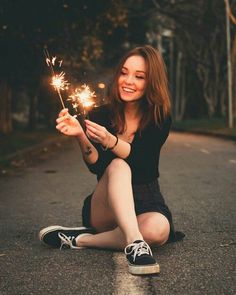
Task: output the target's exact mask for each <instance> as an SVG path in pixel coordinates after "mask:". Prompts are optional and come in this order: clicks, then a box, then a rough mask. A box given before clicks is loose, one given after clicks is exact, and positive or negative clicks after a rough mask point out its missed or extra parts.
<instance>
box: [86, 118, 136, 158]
mask: <svg viewBox="0 0 236 295" xmlns="http://www.w3.org/2000/svg"><path fill="white" fill-rule="evenodd" d="M85 123H86V133H87V135H88V137H89V138H91V139H92V141H94V142H97V143H100V144H102V146H103V147H104V148H105V149H112V152H113V153H114V154H116V155H117V156H118V157H119V158H122V159H125V158H127V157H128V156H129V154H130V150H131V146H130V144H129V143H127V142H126V141H124V140H122V139H118V141H117V137H116V136H115V135H113V134H111V133H110V132H108V131H107V129H106V128H105V127H103V126H101V125H99V124H96V123H94V122H92V121H90V120H85Z"/></svg>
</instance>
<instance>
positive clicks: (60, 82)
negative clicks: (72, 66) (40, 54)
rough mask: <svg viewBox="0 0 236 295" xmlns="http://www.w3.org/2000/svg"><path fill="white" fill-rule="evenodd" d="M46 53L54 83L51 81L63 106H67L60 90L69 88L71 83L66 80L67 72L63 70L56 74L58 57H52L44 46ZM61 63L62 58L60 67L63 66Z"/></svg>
mask: <svg viewBox="0 0 236 295" xmlns="http://www.w3.org/2000/svg"><path fill="white" fill-rule="evenodd" d="M44 55H45V57H46V63H47V65H48V66H49V67H50V69H51V72H52V83H51V85H52V86H53V87H54V88H55V90H56V91H57V94H58V96H59V98H60V101H61V104H62V107H63V108H65V105H64V102H63V99H62V95H61V91H60V90H65V89H68V86H69V83H68V81H66V80H65V73H64V72H61V73H60V74H59V75H58V74H55V71H54V68H53V66H55V62H56V57H52V58H51V57H50V54H49V52H48V50H47V49H46V48H44ZM61 64H62V60H61V61H60V62H59V67H61Z"/></svg>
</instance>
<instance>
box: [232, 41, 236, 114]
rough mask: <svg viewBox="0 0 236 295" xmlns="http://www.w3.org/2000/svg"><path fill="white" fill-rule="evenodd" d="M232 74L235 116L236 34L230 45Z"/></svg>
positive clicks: (234, 111) (235, 112) (234, 112)
mask: <svg viewBox="0 0 236 295" xmlns="http://www.w3.org/2000/svg"><path fill="white" fill-rule="evenodd" d="M231 54H232V57H231V58H232V76H233V117H234V118H236V36H234V39H233V46H232V53H231Z"/></svg>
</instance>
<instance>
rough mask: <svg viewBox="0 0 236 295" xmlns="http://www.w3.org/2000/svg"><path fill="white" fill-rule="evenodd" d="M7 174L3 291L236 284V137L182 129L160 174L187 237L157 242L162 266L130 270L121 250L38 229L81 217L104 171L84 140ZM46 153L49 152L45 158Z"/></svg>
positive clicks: (3, 181) (196, 290) (159, 289)
mask: <svg viewBox="0 0 236 295" xmlns="http://www.w3.org/2000/svg"><path fill="white" fill-rule="evenodd" d="M43 158H44V160H42V161H41V160H40V159H39V160H40V161H39V162H38V163H37V164H36V163H34V165H32V166H30V167H26V168H24V169H21V170H18V171H17V172H16V173H12V174H11V175H10V176H5V177H2V178H0V224H1V227H0V239H1V242H0V277H1V281H0V294H1V295H13V294H16V295H30V294H34V295H41V294H42V295H43V294H57V295H62V294H63V295H70V294H73V295H75V294H98V295H100V294H138V295H139V294H147V295H149V294H168V295H171V294H191V295H192V294H214V295H217V294H219V295H222V294H227V295H229V294H232V295H233V294H236V280H235V278H236V269H235V264H236V263H235V254H236V235H235V232H236V231H235V226H236V222H235V221H236V217H235V211H236V210H235V209H236V206H235V204H236V144H235V142H232V141H227V140H222V139H216V138H212V137H206V136H198V135H190V134H180V133H172V134H171V135H170V137H169V139H168V142H167V144H166V145H165V147H164V148H163V150H162V155H161V162H160V184H161V189H162V192H163V194H164V196H165V199H166V201H167V203H168V205H169V207H170V208H171V210H172V213H173V216H174V220H175V226H176V229H179V230H182V231H184V232H185V234H186V238H185V240H184V241H183V242H178V243H172V244H167V245H164V246H162V247H160V248H156V249H154V256H155V257H156V258H157V260H158V261H159V263H160V265H161V274H160V275H158V276H147V277H135V276H132V275H130V274H129V273H128V272H127V266H126V260H125V257H124V255H123V253H121V252H113V251H105V250H94V249H86V250H79V251H78V250H77V251H75V250H74V251H72V250H64V251H60V250H58V249H49V248H47V247H46V246H43V245H41V244H40V243H39V241H38V239H37V235H38V231H39V230H40V229H41V228H42V227H45V226H48V225H55V224H60V225H65V226H79V225H80V224H81V207H82V203H83V198H84V197H85V196H86V195H87V194H89V193H90V192H91V191H92V189H93V187H94V184H95V183H96V180H95V177H94V176H92V175H91V174H90V173H89V172H88V171H87V170H86V168H85V165H84V164H83V162H82V160H81V156H80V153H79V150H78V147H77V145H76V143H75V142H74V141H73V140H72V141H69V142H64V147H63V148H61V149H59V150H58V151H56V152H54V153H50V154H49V156H48V157H43ZM45 158H46V159H45Z"/></svg>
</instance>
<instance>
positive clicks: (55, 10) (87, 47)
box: [0, 0, 126, 133]
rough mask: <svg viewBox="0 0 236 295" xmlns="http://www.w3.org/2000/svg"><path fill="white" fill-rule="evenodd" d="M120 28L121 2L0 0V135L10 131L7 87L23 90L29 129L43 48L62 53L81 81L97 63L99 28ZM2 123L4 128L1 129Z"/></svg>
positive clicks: (100, 50) (123, 21) (100, 42)
mask: <svg viewBox="0 0 236 295" xmlns="http://www.w3.org/2000/svg"><path fill="white" fill-rule="evenodd" d="M114 8H116V9H114ZM122 27H126V9H125V8H123V1H122V0H118V1H114V0H108V1H106V0H101V1H92V0H79V1H78V0H73V1H72V0H71V1H69V0H51V1H46V0H41V1H36V2H35V1H31V0H24V1H20V0H2V1H1V3H0V62H1V67H0V85H1V86H0V97H1V106H2V108H1V109H0V120H1V123H2V124H0V133H8V132H10V131H11V129H12V127H11V126H12V125H11V123H10V122H11V114H10V112H11V108H10V107H9V105H10V104H11V98H10V94H11V92H12V91H11V89H13V88H14V89H19V88H20V89H24V91H25V92H26V93H27V95H28V98H29V103H28V105H29V127H30V128H34V127H35V124H36V114H37V112H36V111H37V105H38V95H39V93H41V91H40V87H41V84H42V83H41V81H42V76H44V75H47V74H46V73H47V72H46V71H47V69H46V66H45V61H44V56H43V48H44V46H47V47H48V48H49V50H50V51H51V52H52V53H53V54H55V53H56V54H57V55H59V56H60V57H62V58H63V59H64V61H65V64H64V65H65V67H70V71H72V73H73V71H76V72H77V73H80V76H78V78H79V79H82V78H83V77H82V76H83V75H85V74H86V72H87V71H90V70H93V69H94V67H95V66H97V65H98V64H99V62H101V61H102V55H103V50H104V49H103V48H104V44H103V43H104V41H103V38H104V37H105V34H106V33H105V32H104V31H105V30H106V31H107V35H110V36H112V35H113V32H115V33H116V34H117V32H118V31H119V30H122ZM104 39H105V38H104ZM106 41H107V40H106V39H105V42H106ZM120 41H121V42H122V38H120ZM6 89H7V90H6ZM15 102H16V103H19V104H20V102H17V101H15ZM7 106H8V107H7ZM7 113H8V115H7ZM6 120H8V122H7V121H6ZM3 121H5V124H4V123H3ZM5 125H6V126H8V127H7V128H6V127H3V126H5Z"/></svg>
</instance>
